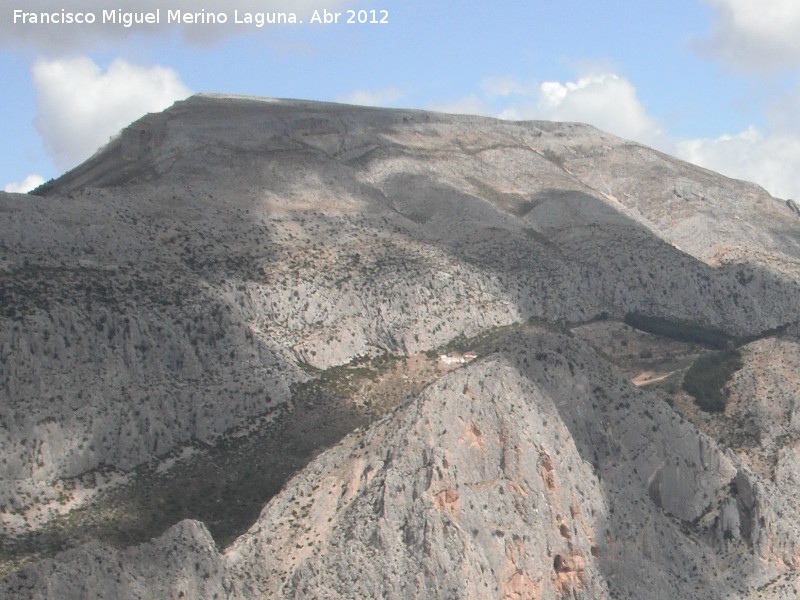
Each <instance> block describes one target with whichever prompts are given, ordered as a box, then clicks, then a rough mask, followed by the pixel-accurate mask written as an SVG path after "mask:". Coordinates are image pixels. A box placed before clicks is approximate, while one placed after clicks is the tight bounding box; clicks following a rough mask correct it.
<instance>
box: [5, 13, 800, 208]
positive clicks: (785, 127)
mask: <svg viewBox="0 0 800 600" xmlns="http://www.w3.org/2000/svg"><path fill="white" fill-rule="evenodd" d="M157 7H160V8H161V13H162V15H161V17H162V23H161V24H160V25H157V26H156V25H149V26H140V27H131V28H125V27H122V26H121V25H110V24H101V23H99V21H100V20H101V17H102V11H103V10H104V9H105V10H113V9H118V8H119V9H123V10H125V11H141V12H144V11H151V10H154V9H155V8H157ZM0 9H1V12H0V73H2V78H3V80H2V82H3V84H4V85H3V93H2V106H3V109H4V117H5V118H4V119H3V120H2V123H0V139H3V140H4V141H5V143H4V144H3V146H2V148H3V150H2V152H3V157H2V158H3V160H2V161H0V188H6V189H9V190H12V189H13V190H18V189H24V187H26V186H25V185H23V184H24V182H26V180H27V183H28V185H31V184H33V183H35V182H36V181H40V180H41V179H48V178H50V177H55V176H58V175H59V174H60V173H62V172H64V171H65V170H66V169H68V168H70V167H72V166H75V165H76V164H78V163H79V162H80V161H82V160H84V159H85V158H87V157H88V156H89V155H90V154H91V153H92V152H93V151H94V150H95V149H96V148H97V147H99V146H100V145H102V144H103V143H105V141H107V140H108V138H109V136H111V135H113V134H114V133H115V132H116V131H118V130H119V129H120V128H121V127H123V126H125V125H126V124H127V123H129V122H131V121H132V120H134V119H136V118H137V117H138V116H140V115H142V114H144V113H145V112H148V111H155V110H161V109H163V108H164V107H166V106H168V105H169V104H171V103H172V102H173V101H175V100H177V99H180V98H183V97H185V96H186V95H188V94H190V93H193V92H223V93H232V94H248V95H259V96H274V97H289V98H308V99H316V100H332V101H340V102H354V103H359V104H374V105H382V106H400V107H414V108H428V109H436V110H447V111H453V112H468V113H474V114H484V115H489V116H495V117H501V118H512V119H533V118H544V119H556V120H577V121H585V122H589V123H592V124H594V125H596V126H598V127H601V128H603V129H605V130H607V131H610V132H611V133H614V134H617V135H620V136H622V137H626V138H630V139H634V140H637V141H641V142H643V143H646V144H648V145H651V146H654V147H656V148H659V149H661V150H664V151H666V152H669V153H671V154H675V155H677V156H680V157H682V158H685V159H687V160H691V161H692V162H696V163H698V164H701V165H703V166H708V167H709V168H713V169H715V170H720V171H722V172H724V173H726V174H729V175H732V176H736V177H740V178H744V179H749V180H753V181H756V182H757V183H759V184H761V185H763V186H764V187H766V188H767V189H768V190H769V191H770V192H772V193H773V194H775V195H779V196H782V197H792V196H800V110H798V109H800V101H799V100H798V99H797V98H798V66H800V41H797V40H795V38H796V37H797V36H796V31H798V30H800V3H798V2H796V1H795V0H772V2H770V3H769V5H767V7H765V6H764V3H763V2H762V3H761V5H759V4H758V3H757V2H754V1H752V0H672V1H670V2H666V1H658V0H656V1H653V2H638V1H634V0H594V1H591V2H589V1H588V0H582V1H578V0H560V1H556V0H526V1H523V0H507V1H502V0H501V1H499V2H497V1H496V2H483V1H476V2H449V1H442V2H431V1H430V0H428V1H423V0H354V1H346V0H295V1H289V0H231V1H228V2H226V3H224V4H223V3H222V2H219V1H217V2H215V1H214V0H140V1H138V2H134V1H130V0H128V1H126V2H122V1H121V0H0ZM15 9H17V10H22V11H24V12H35V13H39V12H52V11H54V10H57V11H58V12H59V13H60V11H61V9H64V10H66V11H67V12H92V13H94V14H95V15H96V17H97V21H98V22H97V23H95V24H94V25H66V24H51V25H25V24H21V23H19V22H18V23H14V22H13V19H14V10H15ZM168 9H180V10H184V11H189V12H196V11H201V10H205V11H207V12H224V13H225V14H226V15H227V16H228V17H229V21H232V20H233V11H234V10H235V9H239V11H240V13H243V12H245V11H250V12H273V11H293V12H295V13H296V14H297V16H298V19H302V20H304V21H305V22H304V23H303V24H285V25H265V26H264V27H263V28H257V27H254V26H247V25H232V24H231V23H230V22H229V23H228V24H226V25H219V24H218V25H202V24H194V25H183V26H176V25H168V24H166V23H165V22H164V21H166V14H165V13H166V11H167V10H168ZM325 9H327V10H329V11H338V12H341V13H343V16H342V17H341V19H340V20H342V21H343V20H344V19H345V18H346V16H347V12H346V11H347V10H348V9H355V10H376V11H381V10H385V11H388V21H389V23H388V24H374V25H373V24H363V25H358V24H356V25H348V24H346V23H342V22H340V23H339V24H336V25H334V24H330V25H321V24H310V23H309V22H308V21H309V19H310V16H311V14H312V13H313V11H314V10H318V11H320V12H321V11H323V10H325ZM379 14H380V13H379Z"/></svg>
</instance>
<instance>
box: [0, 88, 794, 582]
mask: <svg viewBox="0 0 800 600" xmlns="http://www.w3.org/2000/svg"><path fill="white" fill-rule="evenodd" d="M37 194H38V195H37V196H26V195H14V194H0V211H1V212H2V213H3V219H0V407H1V408H2V410H0V480H2V481H0V484H2V485H0V504H2V510H0V517H2V518H0V524H1V525H2V526H3V527H11V528H12V529H14V531H13V532H12V533H19V532H20V531H23V530H26V528H28V529H31V528H33V529H35V527H34V526H33V525H31V523H30V521H29V519H28V515H29V513H31V511H35V510H39V512H40V513H42V512H43V511H44V508H43V506H44V505H45V499H47V498H49V499H50V500H48V501H51V500H53V499H54V498H56V497H58V493H57V492H56V491H54V490H57V489H58V490H60V489H66V487H64V486H66V483H65V482H68V481H72V480H71V479H70V478H75V477H81V476H86V474H87V473H90V474H91V473H94V470H96V469H102V470H103V471H102V472H105V470H108V471H110V472H112V473H114V474H120V473H124V472H127V471H130V470H131V469H133V468H135V467H137V466H141V465H144V464H152V465H153V469H154V470H155V471H156V472H158V470H159V469H160V468H161V466H159V465H160V463H159V461H160V460H161V457H164V456H165V455H166V454H167V453H169V452H173V451H175V450H176V448H179V447H183V446H185V445H186V444H197V445H210V444H215V443H217V442H218V441H219V440H220V439H221V438H222V436H224V435H232V434H233V432H236V435H239V433H241V432H243V431H244V432H246V431H249V430H252V429H255V428H257V427H258V426H259V425H258V424H259V423H262V422H268V421H270V419H273V418H277V416H278V415H283V414H291V415H294V418H295V419H296V420H297V422H299V423H301V424H302V418H303V415H304V414H305V412H304V411H306V410H308V406H309V404H308V403H309V402H312V401H313V402H322V401H324V395H321V396H320V397H319V398H309V392H307V391H306V392H304V394H305V395H304V394H301V393H299V392H298V390H308V389H312V390H313V389H315V388H313V384H314V383H315V382H317V383H318V382H320V381H323V379H324V377H325V375H324V374H325V373H327V372H330V371H325V370H326V369H328V370H334V371H335V370H336V369H339V370H340V372H341V373H343V374H344V375H343V380H344V381H345V382H348V381H349V378H350V377H352V374H351V373H352V372H355V371H352V372H351V371H348V369H358V368H359V366H358V365H360V364H362V363H361V362H359V361H370V360H373V359H376V358H383V359H386V358H387V357H401V358H403V359H405V358H409V357H412V356H424V354H423V353H425V352H426V351H432V350H435V349H437V348H441V347H444V346H445V345H446V344H448V343H451V342H453V340H463V339H467V338H470V337H471V336H477V337H478V338H480V337H481V335H486V334H487V332H497V331H501V330H502V331H505V330H503V329H502V328H503V327H507V328H514V327H516V328H517V329H521V324H527V325H526V327H527V329H526V330H525V331H527V333H516V334H513V335H506V336H505V337H503V339H502V341H500V342H496V345H495V346H494V347H493V348H492V349H491V351H485V352H482V353H481V355H482V356H483V357H482V358H481V359H480V360H477V361H475V362H472V363H469V364H464V366H463V367H460V368H457V369H455V370H454V371H452V372H450V373H449V374H446V375H443V374H442V373H443V371H442V372H441V373H440V372H438V371H437V373H438V374H437V375H436V377H434V379H435V381H434V382H433V383H432V384H430V386H428V387H427V388H426V389H425V390H424V391H423V392H422V393H415V394H414V395H413V397H411V398H409V399H408V400H407V402H406V403H404V404H403V405H402V406H401V407H399V408H397V409H396V410H395V411H394V412H392V413H390V414H388V415H387V416H385V417H384V418H383V419H381V420H380V421H378V422H377V423H375V424H374V425H372V426H371V427H368V428H364V429H362V430H359V431H357V432H355V433H353V434H352V435H350V436H349V437H347V438H345V440H343V441H342V442H341V443H340V444H338V445H336V446H334V447H333V448H331V449H329V450H328V451H327V452H325V453H323V454H321V455H320V456H319V457H318V459H316V460H315V461H314V462H312V463H311V464H310V465H309V466H308V467H307V468H305V469H304V470H302V471H301V472H300V473H299V474H298V475H297V477H296V478H294V479H293V480H292V481H291V482H289V483H288V484H287V485H286V487H285V489H284V490H283V491H281V492H280V493H279V494H277V495H276V496H274V497H273V498H272V499H271V501H269V503H268V504H266V506H265V508H264V510H263V513H262V515H261V518H260V519H259V520H258V521H257V522H256V523H255V524H254V525H253V526H252V527H251V528H250V529H249V531H247V532H246V533H245V534H244V535H242V536H241V537H240V538H239V539H237V540H236V541H235V542H234V543H233V544H232V545H231V546H230V547H228V548H225V549H217V548H216V547H215V546H214V543H213V540H211V538H210V536H209V534H208V532H207V531H206V530H205V529H204V528H203V526H202V525H201V524H198V523H196V522H193V521H186V522H183V523H182V524H179V525H176V526H175V527H174V528H172V529H169V530H168V531H167V532H166V533H164V534H163V535H162V536H161V537H159V538H156V539H155V540H153V541H152V542H151V543H149V544H146V545H144V546H139V547H133V548H128V549H125V550H119V549H114V548H111V547H109V546H107V545H102V546H101V545H90V546H89V547H87V548H83V549H73V550H70V551H69V552H67V553H66V554H61V555H59V556H57V557H55V558H51V559H47V560H45V561H41V562H35V563H33V564H31V565H30V566H28V567H26V568H25V569H23V570H22V571H20V572H19V573H17V574H16V575H13V576H12V577H11V578H9V579H8V580H7V581H6V582H5V583H4V584H3V586H4V587H2V588H0V590H2V591H3V592H5V593H6V595H9V596H11V597H36V598H56V597H58V598H80V597H85V596H88V595H91V594H93V593H95V591H99V592H100V593H101V595H102V596H106V597H118V598H144V597H170V595H172V596H176V597H214V595H215V594H216V595H217V596H218V597H220V598H250V597H278V598H280V597H284V598H312V597H326V598H346V597H386V598H407V597H414V598H432V597H463V598H467V597H470V598H473V597H502V598H557V597H572V598H641V597H648V598H661V597H663V598H708V597H738V598H751V597H752V598H756V597H758V595H757V594H759V593H764V592H765V591H767V592H769V594H771V595H769V596H765V597H769V598H783V597H787V598H788V597H792V596H791V594H790V592H791V591H792V590H793V589H794V587H793V586H796V570H797V569H798V568H800V566H799V565H798V558H797V557H798V556H800V549H798V540H799V538H798V531H797V527H796V523H798V522H800V518H799V517H800V505H798V502H797V501H796V499H795V498H796V494H795V493H794V491H795V487H796V485H797V480H798V476H797V466H798V461H799V460H800V459H798V450H797V448H798V443H800V442H798V440H800V430H798V427H799V426H800V416H798V405H797V398H798V397H800V385H798V383H797V381H798V380H797V377H796V373H797V370H798V366H800V359H799V358H798V356H800V351H799V350H798V349H799V347H798V343H797V342H798V339H800V338H798V331H800V329H798V327H800V326H798V316H797V315H798V309H800V238H798V236H797V220H796V219H797V214H796V206H795V205H794V204H793V203H792V202H787V201H783V200H778V199H775V198H772V197H770V196H769V195H768V194H766V192H764V191H763V190H761V189H760V188H758V187H756V186H754V185H752V184H747V183H744V182H739V181H735V180H731V179H728V178H724V177H722V176H719V175H717V174H714V173H711V172H709V171H706V170H703V169H699V168H696V167H693V166H691V165H688V164H686V163H682V162H680V161H677V160H675V159H673V158H671V157H668V156H665V155H663V154H660V153H657V152H654V151H652V150H650V149H648V148H645V147H643V146H641V145H638V144H633V143H630V142H627V141H625V140H621V139H618V138H615V137H613V136H610V135H607V134H605V133H603V132H600V131H598V130H596V129H594V128H592V127H589V126H585V125H580V124H570V123H547V122H521V123H511V122H502V121H496V120H492V119H485V118H478V117H465V116H452V115H442V114H436V113H429V112H423V111H410V110H383V109H370V108H362V107H352V106H344V105H330V104H321V103H313V102H299V101H282V100H267V99H254V98H233V97H222V96H195V97H193V98H190V99H188V100H186V101H184V102H179V103H177V104H175V105H174V106H173V107H172V108H170V109H168V110H167V111H165V112H163V113H161V114H158V115H148V116H146V117H144V118H142V119H140V120H139V121H137V122H136V123H133V124H132V125H131V126H130V127H128V128H126V129H125V130H124V131H122V132H121V134H120V136H118V137H117V138H116V139H115V140H113V141H112V142H110V143H109V145H108V146H107V147H105V148H104V149H102V150H101V151H100V152H98V153H97V154H96V155H95V156H94V157H92V158H91V159H90V160H88V161H87V162H86V163H84V164H83V165H81V166H79V167H78V168H76V169H75V170H73V171H71V172H70V173H67V174H65V175H64V176H63V177H61V178H59V179H58V180H56V181H54V182H51V183H48V184H46V185H45V186H43V187H42V188H40V189H39V190H38V191H37ZM631 313H636V314H638V315H640V316H643V317H644V318H651V319H653V318H655V319H658V320H660V321H659V322H661V323H671V324H673V325H674V327H676V328H680V327H682V328H684V329H685V328H687V327H689V328H695V329H697V330H701V331H703V332H713V335H715V336H718V337H720V339H723V340H727V341H726V342H725V343H727V345H728V346H729V347H733V346H740V350H741V355H742V368H741V369H740V370H739V371H738V372H737V373H736V374H735V375H733V376H732V379H731V380H730V381H729V382H728V383H727V384H726V387H725V390H723V391H724V396H725V398H726V408H725V412H723V413H721V414H719V415H705V414H701V413H700V412H699V411H698V410H697V409H696V408H694V407H693V406H692V403H691V400H690V399H688V396H687V395H686V394H685V393H683V392H682V391H681V388H680V377H681V376H682V373H684V372H686V370H687V369H688V367H689V365H690V364H691V363H692V361H693V360H694V359H695V358H697V357H698V356H700V355H702V354H703V353H706V352H708V349H707V348H703V347H701V346H702V345H698V344H697V343H696V342H692V343H691V344H688V345H686V344H684V345H683V346H681V345H680V344H681V343H683V342H680V343H678V342H677V341H675V340H673V341H672V342H670V344H671V345H670V344H664V345H663V347H664V348H666V350H664V353H663V356H661V359H660V360H661V361H662V363H663V365H662V366H663V367H664V373H663V376H661V375H659V376H655V375H651V376H647V377H645V378H644V379H640V380H638V381H639V383H637V385H642V386H643V388H642V389H640V388H638V387H636V386H635V385H633V384H632V383H631V382H630V381H629V380H630V379H631V377H629V376H628V375H627V374H628V373H629V372H630V373H633V372H637V373H638V372H644V371H643V369H644V368H645V367H646V366H649V365H650V364H651V363H652V360H650V359H651V357H652V352H651V351H650V350H647V351H645V350H637V351H634V350H633V349H632V348H630V349H626V347H624V346H622V345H621V344H622V342H624V343H625V344H627V343H628V338H625V335H627V334H626V330H627V329H630V328H629V327H627V326H626V325H624V324H623V323H622V321H623V319H624V317H625V316H626V315H630V314H631ZM606 320H608V322H609V323H612V324H613V327H610V328H609V329H608V330H607V333H608V336H607V340H606V341H604V342H603V344H606V346H603V344H599V345H598V344H596V343H593V340H591V339H583V338H581V336H590V334H591V331H592V329H591V325H592V324H597V323H604V322H606ZM537 324H538V325H537ZM580 324H585V325H586V326H585V327H583V328H581V327H578V325H580ZM537 327H538V329H537V331H538V333H530V330H531V329H536V328H537ZM545 330H547V331H549V333H545ZM556 330H558V331H560V332H561V333H560V334H556V333H553V331H556ZM641 335H642V336H644V335H645V334H643V333H642V334H641ZM647 335H650V334H647ZM659 335H665V334H664V332H663V331H662V332H661V333H660V334H659ZM667 335H673V337H675V332H673V333H672V334H669V332H667ZM615 336H617V337H615ZM620 336H622V337H620ZM501 337H502V336H501ZM490 338H491V336H489V337H487V338H486V339H490ZM617 338H619V339H620V340H622V342H620V345H619V346H618V347H617V346H615V347H610V346H608V344H611V345H613V344H614V343H616V342H615V340H616V339H617ZM623 338H624V339H623ZM475 339H477V338H475ZM498 339H499V338H498ZM630 339H633V338H630ZM594 341H596V340H594ZM692 344H694V345H692ZM656 345H657V344H656ZM607 346H608V347H607ZM682 349H683V350H682ZM684 351H685V352H686V354H685V355H682V354H681V352H684ZM648 357H650V358H648ZM648 360H650V363H648V362H647V361H648ZM465 363H466V361H465ZM612 363H613V365H615V366H612ZM623 363H624V364H623ZM459 364H460V363H459ZM648 368H649V367H648ZM432 369H433V367H432ZM434 371H435V369H434ZM337 372H339V371H337ZM661 380H666V381H668V382H669V384H668V385H667V384H665V385H666V387H665V388H664V389H663V390H661V391H658V390H655V391H653V392H652V393H651V392H649V391H646V390H645V389H644V387H647V386H649V385H651V384H653V383H654V382H658V381H661ZM642 382H647V385H644V384H643V383H642ZM309 385H312V387H311V388H309V387H308V386H309ZM304 386H306V387H304ZM670 386H671V387H670ZM415 389H416V390H417V391H418V390H419V389H420V388H419V387H418V388H415ZM664 390H666V391H664ZM717 392H719V390H717ZM665 400H666V402H665ZM309 422H310V421H309ZM248 428H249V429H248ZM301 430H302V428H301ZM242 435H244V434H242ZM221 447H222V450H220V452H223V451H224V444H222V446H221ZM173 459H174V457H173V458H172V459H170V460H173ZM173 462H174V461H173ZM162 466H163V465H162ZM164 468H165V469H166V467H164ZM98 472H101V471H98ZM223 475H224V474H223ZM220 476H222V475H220ZM220 485H222V484H220ZM58 486H62V487H58ZM267 500H269V498H267V497H265V498H263V501H264V502H265V503H266V502H267ZM258 506H261V504H260V503H259V504H258ZM43 518H44V517H43ZM45 520H46V519H45ZM248 522H249V521H248ZM12 526H13V527H12ZM4 531H7V530H5V529H4ZM160 531H163V529H162V530H160ZM0 549H2V547H0ZM181 594H183V596H181Z"/></svg>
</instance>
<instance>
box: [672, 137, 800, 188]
mask: <svg viewBox="0 0 800 600" xmlns="http://www.w3.org/2000/svg"><path fill="white" fill-rule="evenodd" d="M676 154H677V155H678V156H679V157H680V158H683V159H684V160H688V161H689V162H692V163H695V164H697V165H700V166H703V167H706V168H708V169H711V170H713V171H717V172H719V173H722V174H723V175H728V176H730V177H736V178H737V179H745V180H748V181H753V182H755V183H757V184H759V185H760V186H762V187H764V188H765V189H766V190H767V191H768V192H770V193H771V194H773V195H775V196H778V197H782V198H797V197H798V196H800V136H798V135H796V134H779V133H768V134H764V133H762V132H761V131H759V130H758V129H756V128H755V127H749V128H747V129H746V130H744V131H742V132H740V133H738V134H736V135H723V136H720V137H718V138H715V139H690V140H682V141H679V142H678V143H677V144H676Z"/></svg>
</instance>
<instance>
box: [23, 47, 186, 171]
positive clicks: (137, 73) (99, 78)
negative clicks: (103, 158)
mask: <svg viewBox="0 0 800 600" xmlns="http://www.w3.org/2000/svg"><path fill="white" fill-rule="evenodd" d="M33 80H34V85H35V87H36V94H37V105H38V115H37V117H36V122H35V124H36V129H37V130H38V132H39V134H40V135H41V137H42V140H43V142H44V145H45V148H46V149H47V151H48V153H49V154H50V156H51V158H52V159H53V161H54V162H55V163H56V164H57V165H58V166H59V167H60V168H70V167H73V166H75V165H76V164H77V163H79V162H80V161H82V160H85V159H86V158H88V157H89V156H91V155H92V154H93V153H94V152H95V151H96V150H97V149H98V148H99V147H100V146H102V145H104V144H105V143H106V142H108V140H109V138H110V137H111V136H113V135H115V134H116V133H117V132H119V130H120V129H122V128H123V127H125V126H127V125H129V124H130V123H131V122H132V121H134V120H136V119H137V118H139V117H141V116H142V115H144V114H145V113H147V112H156V111H160V110H163V109H165V108H166V107H168V106H169V105H171V104H172V103H173V102H175V101H176V100H180V99H182V98H185V97H186V96H188V95H189V93H190V91H189V88H188V87H186V85H185V84H184V83H183V82H182V81H181V79H180V77H179V76H178V74H177V73H176V72H175V71H173V70H172V69H169V68H165V67H161V66H153V67H141V66H137V65H133V64H130V63H128V62H126V61H124V60H119V59H118V60H115V61H114V62H113V63H111V65H109V67H108V68H107V69H106V70H103V69H102V68H101V67H100V66H98V65H97V64H96V63H95V62H94V61H92V60H91V59H89V58H75V59H64V60H52V61H47V60H40V61H38V62H37V63H36V64H35V65H34V67H33Z"/></svg>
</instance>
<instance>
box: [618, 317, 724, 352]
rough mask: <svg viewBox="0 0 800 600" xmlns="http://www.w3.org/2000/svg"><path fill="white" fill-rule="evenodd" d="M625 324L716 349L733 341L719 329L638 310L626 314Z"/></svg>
mask: <svg viewBox="0 0 800 600" xmlns="http://www.w3.org/2000/svg"><path fill="white" fill-rule="evenodd" d="M625 324H626V325H630V326H631V327H633V328H634V329H638V330H640V331H645V332H647V333H652V334H655V335H661V336H664V337H668V338H670V339H673V340H678V341H680V342H692V343H694V344H702V345H704V346H706V347H708V348H714V349H716V350H722V349H724V348H727V347H728V346H729V345H730V344H731V342H732V338H731V336H729V335H728V334H727V333H725V332H724V331H720V330H719V329H713V328H710V327H703V326H702V325H695V324H693V323H684V322H682V321H671V320H669V319H664V318H662V317H651V316H648V315H643V314H642V313H638V312H631V313H627V314H626V315H625Z"/></svg>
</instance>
